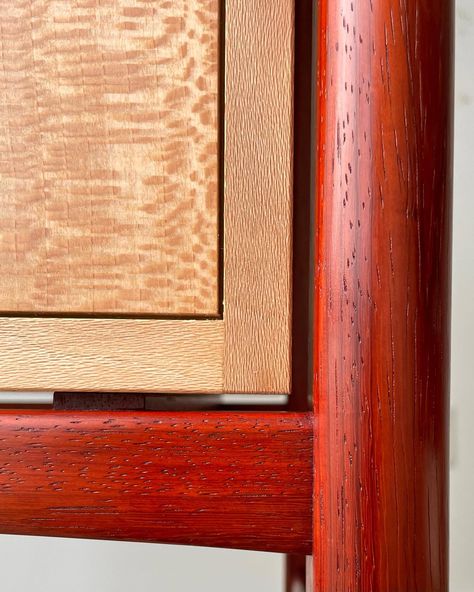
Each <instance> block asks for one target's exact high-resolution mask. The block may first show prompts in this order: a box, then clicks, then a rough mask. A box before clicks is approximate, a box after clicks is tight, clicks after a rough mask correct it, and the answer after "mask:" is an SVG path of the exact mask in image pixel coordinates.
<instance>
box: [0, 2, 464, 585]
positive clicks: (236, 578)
mask: <svg viewBox="0 0 474 592" xmlns="http://www.w3.org/2000/svg"><path fill="white" fill-rule="evenodd" d="M455 97H456V117H455V183H454V188H455V200H454V253H453V333H452V337H453V348H452V390H451V393H452V394H451V400H452V410H453V412H452V431H451V434H452V446H451V452H452V453H451V457H452V461H451V464H452V467H451V592H474V510H473V507H474V0H457V5H456V94H455ZM0 586H1V590H2V592H30V591H33V590H34V591H35V592H62V591H63V590H67V591H68V592H130V591H137V592H152V591H153V592H156V590H160V591H163V592H183V591H185V590H193V592H242V590H245V591H247V592H252V591H255V592H257V591H258V592H282V591H283V561H282V557H281V556H280V555H276V554H270V553H250V552H245V551H226V550H215V549H203V548H186V547H184V548H180V547H173V546H162V545H150V544H132V543H113V542H97V541H75V540H66V539H40V538H36V537H7V536H0ZM397 592H411V591H409V590H406V591H397Z"/></svg>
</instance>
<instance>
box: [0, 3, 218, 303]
mask: <svg viewBox="0 0 474 592" xmlns="http://www.w3.org/2000/svg"><path fill="white" fill-rule="evenodd" d="M218 4H219V2H218V0H175V1H173V2H170V1H168V0H88V1H87V2H83V1H80V0H70V1H67V2H66V1H64V0H42V1H37V2H31V1H27V0H0V21H1V32H0V43H1V54H0V208H1V212H2V215H1V216H0V311H3V312H5V311H25V312H28V311H34V312H61V313H68V312H77V313H102V312H107V313H153V314H175V315H178V314H186V315H194V314H204V315H212V314H216V313H217V312H218V261H217V250H218V240H217V232H218V42H219V39H218V35H219V8H218Z"/></svg>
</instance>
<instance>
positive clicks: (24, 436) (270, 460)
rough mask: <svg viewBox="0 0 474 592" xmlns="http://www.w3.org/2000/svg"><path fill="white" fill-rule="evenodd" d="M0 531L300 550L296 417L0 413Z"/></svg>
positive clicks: (305, 528)
mask: <svg viewBox="0 0 474 592" xmlns="http://www.w3.org/2000/svg"><path fill="white" fill-rule="evenodd" d="M0 441H1V452H0V531H1V532H2V533H14V534H35V535H50V536H67V537H81V538H101V539H115V540H134V541H155V542H162V543H179V544H194V545H210V546H219V547H233V548H243V549H256V550H267V551H281V552H285V551H288V552H300V553H301V552H302V553H305V552H309V551H310V549H311V495H312V486H311V483H312V476H311V465H312V421H311V419H310V416H309V415H304V414H292V413H287V414H286V413H285V414H278V413H274V414H271V413H270V414H269V413H267V414H260V413H247V414H239V413H227V414H223V413H174V414H173V413H150V412H145V413H144V412H142V413H138V412H137V413H123V412H102V413H100V412H82V413H80V412H76V413H71V412H69V413H65V412H44V413H41V412H40V413H31V414H27V413H20V414H18V413H15V412H2V413H1V414H0Z"/></svg>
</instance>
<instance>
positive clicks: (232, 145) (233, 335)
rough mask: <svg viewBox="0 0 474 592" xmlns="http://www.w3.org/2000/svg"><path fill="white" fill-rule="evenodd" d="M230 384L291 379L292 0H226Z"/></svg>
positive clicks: (241, 386)
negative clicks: (242, 0) (229, 230)
mask: <svg viewBox="0 0 474 592" xmlns="http://www.w3.org/2000/svg"><path fill="white" fill-rule="evenodd" d="M225 31H226V33H225V36H226V55H225V69H226V77H225V80H226V83H225V109H226V118H225V119H226V128H225V167H224V187H225V203H224V227H225V228H226V229H228V228H229V227H230V226H231V227H232V232H230V233H229V232H228V230H227V231H226V235H225V240H224V260H225V272H224V321H225V325H224V326H225V339H224V348H225V349H224V388H225V390H227V391H229V392H284V393H287V392H289V391H290V386H291V378H290V375H291V367H290V366H291V263H292V257H291V245H292V227H291V221H292V195H293V194H292V189H293V69H294V64H293V60H294V2H293V1H292V0H278V1H275V2H268V1H267V0H257V1H255V2H252V3H247V2H241V1H240V0H228V1H227V2H226V22H225Z"/></svg>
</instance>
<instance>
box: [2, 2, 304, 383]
mask: <svg viewBox="0 0 474 592" xmlns="http://www.w3.org/2000/svg"><path fill="white" fill-rule="evenodd" d="M50 1H51V0H50ZM0 2H1V0H0ZM48 3H49V2H46V5H48ZM188 3H189V6H191V5H193V6H197V4H196V3H194V4H192V1H191V0H188ZM201 3H204V2H203V0H201V2H200V4H201ZM103 4H104V6H109V4H108V3H107V2H104V3H103ZM115 4H117V3H115ZM164 4H165V5H166V7H167V10H171V9H170V6H171V5H169V4H168V3H164ZM178 4H179V6H181V8H182V2H180V3H178ZM0 6H2V4H0ZM5 6H7V5H5ZM19 6H20V4H19ZM21 6H23V5H21ZM94 6H95V7H96V8H97V6H98V5H97V4H96V3H94ZM101 6H102V4H101ZM140 6H142V8H145V7H146V6H148V4H147V3H145V4H143V3H141V4H140ZM157 6H159V3H158V4H157ZM176 6H178V5H176ZM206 6H207V4H206ZM3 10H4V11H6V10H7V8H5V7H4V8H3ZM175 10H178V8H177V7H176V8H175ZM86 12H87V11H86ZM293 13H294V6H293V2H292V0H278V1H275V2H271V3H269V2H266V1H264V0H258V1H257V2H254V3H252V4H248V3H245V2H241V1H240V0H227V1H226V21H225V45H224V46H222V49H223V52H222V53H223V54H224V55H223V59H224V62H223V63H222V64H220V68H222V67H223V68H222V69H225V76H224V78H223V79H221V80H222V81H223V82H224V83H223V92H224V96H223V99H224V101H223V102H224V128H223V129H222V128H221V132H220V133H223V134H224V138H223V139H224V161H225V168H224V170H222V171H221V173H222V174H223V182H224V183H223V191H224V200H223V201H224V213H223V214H224V223H223V237H221V242H222V244H223V246H224V261H223V284H224V285H223V318H222V319H212V320H202V321H184V320H183V319H179V318H177V319H168V320H163V319H146V320H145V319H140V320H133V319H122V318H115V319H103V318H102V319H100V318H87V319H78V318H42V319H40V318H22V317H18V316H17V317H14V316H13V315H5V316H3V317H0V361H1V372H0V389H5V390H6V389H9V390H26V389H35V390H40V389H47V390H62V391H64V390H68V391H135V392H136V391H148V392H174V393H199V392H202V393H212V392H242V393H289V392H290V390H291V379H290V366H291V304H292V303H291V260H292V253H291V250H292V181H293V180H292V159H293V150H292V118H293V61H294V39H293V37H294V14H293ZM199 14H201V13H199ZM207 14H208V12H204V13H203V14H202V15H201V16H202V18H203V19H204V21H205V24H206V23H207V17H206V15H207ZM25 18H26V17H25ZM127 22H128V21H127ZM182 24H183V26H184V24H185V22H183V23H182ZM208 25H209V23H208ZM202 26H203V25H201V24H200V25H199V27H200V29H199V30H201V29H202ZM196 30H197V25H196ZM223 37H224V36H223ZM223 37H222V38H221V41H222V40H223ZM7 39H8V36H7ZM193 47H194V46H193V44H191V45H190V48H189V51H194V49H193ZM81 84H82V81H81ZM206 96H209V93H208V94H207V95H206ZM124 100H125V97H124ZM182 131H183V130H182V128H181V132H182ZM102 148H103V151H104V154H106V153H107V151H108V146H107V145H105V144H104V145H103V147H102ZM128 149H130V150H133V149H134V146H131V145H130V146H128ZM8 154H10V153H8ZM2 166H6V164H5V163H3V165H2ZM198 168H199V167H198ZM199 172H201V169H199ZM206 178H207V177H206ZM178 193H179V192H178ZM173 200H174V194H173V195H171V194H170V204H172V203H174V202H173ZM190 209H191V210H193V212H195V208H194V205H193V204H191V205H190ZM209 211H210V210H209ZM190 213H192V212H190ZM17 214H18V216H20V218H18V219H21V215H20V213H18V212H17V213H15V215H14V216H13V217H12V218H11V223H12V224H14V222H15V220H16V217H15V216H16V215H17ZM42 223H44V218H43V222H42ZM168 223H169V224H170V225H171V226H170V232H171V231H173V228H174V229H175V231H176V232H179V233H183V236H184V235H186V233H188V234H189V237H188V238H189V240H191V241H193V240H194V239H193V237H192V229H191V230H189V228H187V227H186V226H185V225H184V226H183V225H182V223H181V221H180V217H179V216H178V218H177V219H176V220H174V219H170V220H168ZM198 226H199V225H198ZM193 228H194V227H193ZM158 230H159V231H160V232H163V233H165V232H168V231H167V229H166V226H163V227H162V228H159V229H158ZM89 231H90V228H88V229H87V232H89ZM111 236H112V234H111ZM196 248H198V245H197V246H196ZM136 252H137V251H136V247H135V246H133V247H132V248H131V250H130V253H131V254H133V253H136ZM10 265H12V266H13V267H15V265H16V263H15V261H14V259H13V260H11V259H10ZM99 268H100V269H102V268H101V267H99ZM169 271H170V274H171V277H172V274H173V273H176V270H175V269H170V270H169ZM206 273H207V272H206ZM40 277H41V274H40ZM148 277H149V278H151V279H153V280H156V278H157V277H160V276H157V275H156V274H155V273H150V274H149V275H148ZM209 277H210V276H209ZM212 277H214V276H212ZM43 279H44V278H43ZM120 280H121V281H122V283H123V289H124V290H125V291H126V292H127V294H130V297H131V298H132V296H133V295H132V292H133V278H132V279H130V280H129V276H128V275H126V274H122V275H121V277H120ZM2 281H3V282H5V283H4V285H3V288H2V290H1V291H2V293H3V292H6V291H8V290H6V282H11V281H12V280H11V278H10V279H3V280H2ZM0 285H1V284H0ZM66 291H67V290H66ZM174 293H176V292H174ZM134 294H135V292H134ZM169 294H170V298H171V297H172V292H171V288H170V292H169ZM1 297H2V296H1V295H0V301H1ZM64 297H66V295H64ZM5 298H11V296H10V295H9V294H7V295H6V296H5ZM144 298H145V304H144V305H146V295H145V296H144ZM118 302H119V301H117V303H118ZM124 302H125V300H124V298H122V299H121V305H122V306H123V305H124ZM181 302H183V300H181ZM16 306H17V307H18V308H20V307H19V306H18V305H16ZM31 308H32V307H31V306H30V310H31ZM0 311H1V308H0ZM99 316H100V315H99Z"/></svg>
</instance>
